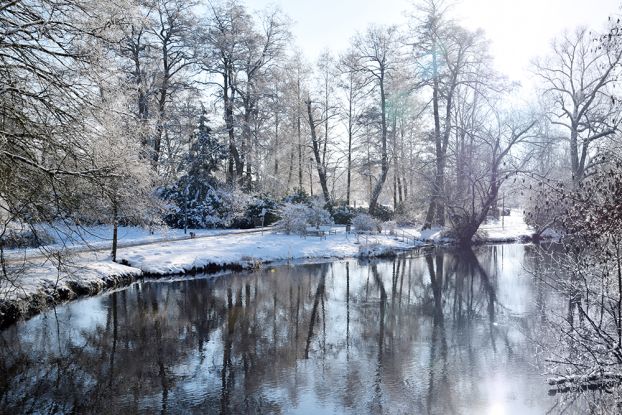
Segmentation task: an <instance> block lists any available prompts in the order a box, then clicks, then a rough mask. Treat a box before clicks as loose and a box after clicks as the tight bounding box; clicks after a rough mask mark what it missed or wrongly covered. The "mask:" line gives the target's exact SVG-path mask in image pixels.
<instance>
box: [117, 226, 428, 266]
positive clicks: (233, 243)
mask: <svg viewBox="0 0 622 415" xmlns="http://www.w3.org/2000/svg"><path fill="white" fill-rule="evenodd" d="M335 230H336V231H337V233H336V234H334V235H327V236H326V238H319V237H317V236H307V237H306V238H303V237H301V236H298V235H284V234H280V233H272V232H271V231H267V232H264V234H263V235H261V234H246V235H239V234H238V235H223V236H219V237H217V238H202V239H192V240H186V241H179V242H170V243H162V244H159V245H158V249H153V247H152V246H148V247H146V246H137V247H132V248H125V249H121V250H120V251H119V259H120V260H121V261H123V262H126V263H128V264H130V265H131V266H133V267H136V268H139V269H141V270H143V271H144V272H146V273H149V274H175V273H183V272H186V271H190V270H192V269H197V268H198V269H200V268H204V267H206V266H210V265H220V266H223V265H236V264H237V265H242V266H249V265H253V264H255V263H260V262H272V261H286V260H290V259H305V258H344V257H355V256H377V255H382V254H386V253H388V252H390V251H395V250H403V249H409V248H412V247H415V246H421V245H422V243H421V242H420V241H413V240H412V239H410V240H407V239H405V238H401V237H399V236H392V235H369V236H366V235H361V236H359V237H358V238H357V236H355V235H353V234H350V235H348V234H346V232H345V229H344V228H343V227H340V228H337V227H336V228H335Z"/></svg>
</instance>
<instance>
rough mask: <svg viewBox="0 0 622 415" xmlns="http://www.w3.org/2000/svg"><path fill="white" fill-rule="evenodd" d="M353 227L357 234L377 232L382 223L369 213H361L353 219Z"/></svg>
mask: <svg viewBox="0 0 622 415" xmlns="http://www.w3.org/2000/svg"><path fill="white" fill-rule="evenodd" d="M352 226H353V227H354V230H355V231H357V232H377V231H378V230H379V228H380V222H378V220H377V219H374V218H373V217H372V216H371V215H369V214H367V213H359V214H358V215H356V216H355V217H354V219H352Z"/></svg>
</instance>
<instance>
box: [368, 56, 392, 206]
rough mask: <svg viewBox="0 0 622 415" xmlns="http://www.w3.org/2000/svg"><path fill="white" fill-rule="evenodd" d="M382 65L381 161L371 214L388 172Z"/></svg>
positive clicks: (372, 196) (382, 71)
mask: <svg viewBox="0 0 622 415" xmlns="http://www.w3.org/2000/svg"><path fill="white" fill-rule="evenodd" d="M384 69H385V68H384V67H382V68H381V73H380V81H379V83H380V112H381V114H380V115H381V124H382V131H381V133H382V136H381V139H382V140H381V141H382V142H381V144H382V154H381V162H380V177H379V178H378V181H377V182H376V184H375V186H374V188H373V190H372V193H371V198H370V200H369V213H370V214H371V215H373V214H374V213H375V212H376V206H377V204H378V198H379V197H380V193H382V187H383V186H384V182H385V181H386V179H387V174H388V173H389V157H388V154H387V103H386V95H385V90H384Z"/></svg>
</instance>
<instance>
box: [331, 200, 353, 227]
mask: <svg viewBox="0 0 622 415" xmlns="http://www.w3.org/2000/svg"><path fill="white" fill-rule="evenodd" d="M355 213H356V212H355V211H354V209H352V208H350V207H349V206H346V205H339V206H337V207H336V208H335V210H334V211H333V219H334V220H335V223H336V224H338V225H349V224H350V223H352V218H353V217H354V215H355Z"/></svg>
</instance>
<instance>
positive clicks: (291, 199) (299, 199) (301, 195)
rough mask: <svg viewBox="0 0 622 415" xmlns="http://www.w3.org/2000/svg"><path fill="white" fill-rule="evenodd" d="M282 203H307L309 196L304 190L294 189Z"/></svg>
mask: <svg viewBox="0 0 622 415" xmlns="http://www.w3.org/2000/svg"><path fill="white" fill-rule="evenodd" d="M283 202H284V203H291V204H299V203H309V195H308V194H307V192H306V191H305V190H304V189H300V188H296V189H294V191H293V192H292V193H291V194H289V195H287V196H285V197H284V198H283Z"/></svg>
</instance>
